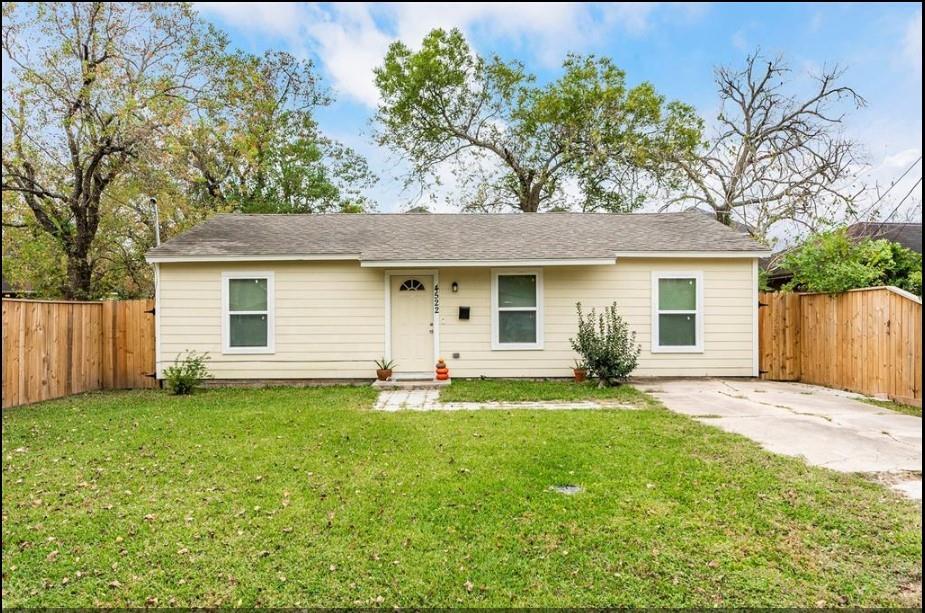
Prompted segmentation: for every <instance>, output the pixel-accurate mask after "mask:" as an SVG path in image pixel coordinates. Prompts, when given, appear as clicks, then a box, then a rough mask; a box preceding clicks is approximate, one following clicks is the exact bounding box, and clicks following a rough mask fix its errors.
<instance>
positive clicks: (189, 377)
mask: <svg viewBox="0 0 925 613" xmlns="http://www.w3.org/2000/svg"><path fill="white" fill-rule="evenodd" d="M208 359H209V354H208V353H196V352H195V351H187V352H185V353H181V354H180V355H178V356H177V359H176V360H174V362H173V366H168V367H167V368H165V369H164V378H165V379H166V380H167V389H169V390H170V391H172V392H173V393H174V394H177V395H178V396H179V395H186V394H192V393H193V389H194V388H195V387H196V386H197V385H199V384H200V383H202V380H203V379H211V378H212V374H211V373H210V372H209V369H208V368H207V367H206V361H207V360H208Z"/></svg>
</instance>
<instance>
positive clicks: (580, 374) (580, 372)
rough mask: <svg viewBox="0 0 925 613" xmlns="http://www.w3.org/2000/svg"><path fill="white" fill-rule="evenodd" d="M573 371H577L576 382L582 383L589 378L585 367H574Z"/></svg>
mask: <svg viewBox="0 0 925 613" xmlns="http://www.w3.org/2000/svg"><path fill="white" fill-rule="evenodd" d="M572 372H574V373H575V383H581V382H582V381H584V380H585V379H587V378H588V371H587V370H585V369H584V368H573V369H572Z"/></svg>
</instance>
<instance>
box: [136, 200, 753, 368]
mask: <svg viewBox="0 0 925 613" xmlns="http://www.w3.org/2000/svg"><path fill="white" fill-rule="evenodd" d="M767 255H768V253H767V252H766V251H765V250H764V248H763V247H762V246H760V245H758V244H757V243H756V242H754V241H753V240H751V239H750V238H747V237H745V236H743V235H741V234H739V233H737V232H735V231H734V230H732V229H730V228H728V227H726V226H724V225H722V224H720V223H718V222H717V221H715V220H712V219H709V218H707V217H705V216H704V215H701V214H699V213H665V214H642V215H612V214H579V213H556V214H551V213H533V214H507V215H476V214H452V215H448V214H431V215H403V214H381V215H362V214H337V215H221V216H217V217H214V218H212V219H210V220H208V221H206V222H205V223H203V224H201V225H199V226H197V227H195V228H193V229H192V230H190V231H188V232H186V233H184V234H181V235H180V236H177V237H176V238H174V239H172V240H170V241H167V242H166V243H164V244H163V245H161V246H159V247H156V248H154V249H152V250H151V251H149V252H148V254H147V259H148V261H149V262H151V263H153V264H154V265H155V270H156V279H157V295H156V300H157V306H156V325H157V370H158V375H159V376H161V375H162V373H163V369H164V367H165V366H167V365H169V364H171V363H172V362H173V361H174V360H175V358H176V357H177V356H178V354H180V353H182V352H183V351H185V350H187V349H193V350H196V351H206V352H209V354H210V355H211V360H210V361H209V368H210V370H211V371H212V373H213V374H214V375H215V377H216V378H218V379H371V378H372V376H373V374H374V369H375V366H374V364H373V360H375V359H377V358H380V357H382V356H385V357H386V358H391V359H393V360H395V362H396V367H395V372H396V376H397V377H408V378H420V377H425V378H430V377H432V375H433V365H434V363H435V362H436V360H437V358H438V357H441V356H442V357H444V358H445V359H446V361H447V364H448V366H449V368H450V374H451V376H453V377H478V376H487V377H565V376H568V375H570V374H571V367H572V362H573V359H574V358H575V357H576V356H575V354H574V353H573V351H572V349H571V347H570V345H569V339H570V338H571V337H572V336H574V334H575V332H576V328H577V318H576V312H575V303H576V302H579V301H580V302H581V303H582V305H583V307H584V309H585V310H586V311H587V310H589V309H590V308H592V307H597V308H598V309H600V308H601V307H604V306H606V305H609V304H611V303H613V302H616V303H617V306H618V308H619V310H620V313H621V314H622V315H623V316H624V317H625V318H626V320H627V321H628V322H629V324H630V326H631V328H632V330H633V331H635V332H636V335H637V341H638V342H639V343H640V344H641V345H642V354H641V356H640V360H639V368H638V369H637V371H636V373H635V374H637V375H641V376H755V375H757V374H758V345H757V338H758V328H757V321H758V300H757V286H758V258H759V257H762V256H767Z"/></svg>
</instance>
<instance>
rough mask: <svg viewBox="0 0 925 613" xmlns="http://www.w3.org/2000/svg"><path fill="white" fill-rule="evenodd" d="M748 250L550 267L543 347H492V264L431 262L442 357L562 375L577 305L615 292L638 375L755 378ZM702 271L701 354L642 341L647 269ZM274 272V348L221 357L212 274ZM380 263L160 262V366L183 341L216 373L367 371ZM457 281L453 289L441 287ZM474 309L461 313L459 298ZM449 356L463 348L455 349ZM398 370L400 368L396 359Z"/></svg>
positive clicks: (377, 353)
mask: <svg viewBox="0 0 925 613" xmlns="http://www.w3.org/2000/svg"><path fill="white" fill-rule="evenodd" d="M753 264H754V260H753V259H744V258H743V259H703V260H695V259H667V258H653V259H621V260H620V261H618V263H617V264H616V265H614V266H584V267H547V268H545V269H544V271H543V285H544V312H543V315H544V326H543V329H544V337H545V338H544V348H543V349H542V350H522V351H492V349H491V313H490V301H491V293H490V282H491V281H490V280H491V269H489V268H443V269H440V270H439V285H440V314H439V337H440V338H439V341H440V355H441V356H442V357H444V358H445V359H446V360H447V363H448V366H449V367H450V373H451V375H452V376H455V377H478V376H481V375H485V376H493V377H567V376H571V366H572V362H573V360H574V358H575V354H574V353H573V352H572V350H571V348H570V346H569V338H571V337H572V336H574V333H575V329H576V315H575V303H576V302H577V301H581V302H582V305H583V306H584V308H585V309H586V310H589V309H590V308H592V307H598V308H600V307H603V306H606V305H608V304H610V303H611V302H614V301H616V302H617V305H618V307H619V309H620V311H621V313H622V314H623V316H624V317H625V318H626V319H627V321H628V322H629V324H630V326H631V328H632V329H633V330H635V331H636V334H637V341H638V342H639V343H640V345H642V354H641V356H640V364H639V368H638V369H637V370H636V372H635V373H634V374H635V375H637V376H752V374H753V368H754V356H755V354H754V347H755V346H754V343H755V340H754V339H755V329H754V326H755V313H756V309H757V304H756V302H755V283H756V280H755V277H754V269H753ZM657 270H661V271H671V272H680V271H699V272H701V273H702V274H703V307H704V326H703V329H704V351H703V353H678V354H673V353H658V354H653V353H651V351H650V348H651V316H652V315H651V301H650V299H651V292H652V281H651V274H652V272H653V271H657ZM231 271H254V272H264V271H272V272H273V273H274V277H275V286H276V287H275V290H276V312H275V319H276V322H275V327H276V352H275V353H274V354H265V355H223V354H222V337H221V328H222V322H221V318H222V315H221V313H222V309H221V294H222V292H221V277H222V273H223V272H231ZM384 275H385V271H383V270H381V269H372V268H361V267H360V266H359V264H358V263H356V262H254V263H249V264H248V263H208V264H206V263H202V264H161V265H160V272H159V276H160V285H159V314H158V318H159V337H158V340H159V343H160V347H159V349H160V352H159V354H160V358H159V363H158V372H159V373H161V372H162V370H163V368H164V366H166V365H169V364H170V363H172V361H173V360H174V359H175V357H176V356H177V354H178V353H180V352H182V351H184V350H186V349H195V350H197V351H208V352H209V354H210V355H211V360H210V362H209V366H210V370H211V371H212V372H213V374H214V375H215V377H216V378H219V379H243V378H265V379H298V378H317V379H330V378H361V379H362V378H367V379H371V378H372V377H373V376H374V368H375V367H374V365H373V360H375V359H377V358H379V357H381V356H382V354H383V353H384V351H385V329H386V321H385V304H384V301H385V295H386V294H385V285H384ZM454 281H455V282H456V283H457V284H458V286H459V290H458V292H457V293H453V292H452V291H451V290H450V288H451V286H452V283H453V282H454ZM459 306H468V307H470V308H471V313H470V319H469V320H468V321H461V320H459V319H458V307H459ZM454 353H459V354H460V357H459V358H458V359H457V358H453V357H452V355H453V354H454ZM399 367H400V365H399Z"/></svg>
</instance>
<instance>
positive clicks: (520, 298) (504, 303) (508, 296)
mask: <svg viewBox="0 0 925 613" xmlns="http://www.w3.org/2000/svg"><path fill="white" fill-rule="evenodd" d="M498 306H500V307H534V306H536V275H501V276H499V277H498Z"/></svg>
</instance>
